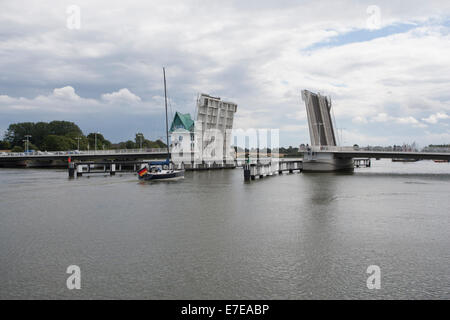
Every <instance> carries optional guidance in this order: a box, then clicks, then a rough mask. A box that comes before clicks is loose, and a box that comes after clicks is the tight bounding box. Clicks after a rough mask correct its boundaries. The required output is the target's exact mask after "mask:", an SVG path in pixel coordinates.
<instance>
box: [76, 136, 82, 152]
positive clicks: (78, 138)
mask: <svg viewBox="0 0 450 320" xmlns="http://www.w3.org/2000/svg"><path fill="white" fill-rule="evenodd" d="M75 140H78V141H77V142H78V149H77V150H78V151H80V140H81V137H76V138H75Z"/></svg>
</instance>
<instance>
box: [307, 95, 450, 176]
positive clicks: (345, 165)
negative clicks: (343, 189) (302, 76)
mask: <svg viewBox="0 0 450 320" xmlns="http://www.w3.org/2000/svg"><path fill="white" fill-rule="evenodd" d="M302 99H303V101H305V106H306V113H307V116H308V127H309V133H310V139H311V147H308V148H307V149H306V150H305V151H304V152H303V171H315V172H322V171H323V172H326V171H352V170H353V169H354V164H353V158H377V159H381V158H389V159H395V158H398V159H408V160H450V153H441V152H439V153H438V152H436V153H435V152H405V151H367V150H359V149H357V148H353V147H339V146H337V145H336V136H335V133H334V126H333V121H332V120H331V119H332V117H331V113H330V110H331V99H330V98H328V97H325V96H322V95H321V94H318V93H313V92H310V91H308V90H303V91H302Z"/></svg>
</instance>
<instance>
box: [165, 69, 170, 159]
mask: <svg viewBox="0 0 450 320" xmlns="http://www.w3.org/2000/svg"><path fill="white" fill-rule="evenodd" d="M163 75H164V103H165V106H166V143H167V160H170V147H169V122H168V120H167V88H166V69H165V68H164V67H163Z"/></svg>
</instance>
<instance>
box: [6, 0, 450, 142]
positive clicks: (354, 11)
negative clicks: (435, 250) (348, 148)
mask: <svg viewBox="0 0 450 320" xmlns="http://www.w3.org/2000/svg"><path fill="white" fill-rule="evenodd" d="M449 31H450V1H448V0H445V1H433V0H431V1H423V0H421V1H416V0H412V1H408V2H404V1H395V0H391V1H370V2H368V1H345V0H344V1H317V0H316V1H293V0H281V1H280V0H278V1H267V0H259V1H254V0H240V1H234V0H230V1H215V0H208V1H194V0H183V1H171V0H166V1H134V0H127V1H111V0H109V1H103V0H101V1H95V2H94V1H84V0H83V1H81V0H71V1H64V0H59V1H45V0H44V1H22V0H15V1H6V0H0V70H1V71H0V133H2V132H4V131H5V130H6V129H7V128H8V125H9V124H10V123H14V122H24V121H33V122H35V121H51V120H67V121H73V122H76V123H77V124H78V125H79V126H80V128H81V129H82V130H83V132H84V133H85V134H87V133H89V132H101V133H102V134H103V135H104V136H105V137H106V138H107V139H109V140H111V141H113V142H118V141H125V140H128V139H133V138H134V135H135V133H136V132H142V133H144V135H145V136H146V137H148V138H152V139H156V138H159V137H162V136H164V98H163V97H164V91H163V90H164V89H163V80H162V67H163V66H165V68H166V74H167V85H168V93H169V101H170V108H169V111H170V112H169V115H173V114H174V113H175V111H180V112H183V113H185V112H189V113H191V114H192V115H194V113H195V101H196V98H197V96H198V94H199V93H207V94H210V95H213V96H220V97H221V98H222V99H224V100H229V101H233V102H235V103H237V104H238V110H237V112H236V114H235V121H234V127H235V128H242V129H249V128H267V129H279V130H280V143H281V145H283V146H289V145H292V146H298V145H299V144H301V143H309V132H308V127H307V120H306V110H305V105H304V103H303V101H302V100H301V90H302V89H308V90H311V91H314V92H320V93H321V94H324V95H327V96H330V97H331V100H332V106H333V107H332V110H333V115H334V118H335V121H336V128H337V136H338V138H339V142H340V144H341V145H353V144H355V143H356V144H359V145H367V144H370V145H393V144H402V143H412V142H416V143H418V144H419V146H425V145H428V144H443V143H447V144H448V143H450V33H449Z"/></svg>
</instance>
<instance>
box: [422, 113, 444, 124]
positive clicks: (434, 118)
mask: <svg viewBox="0 0 450 320" xmlns="http://www.w3.org/2000/svg"><path fill="white" fill-rule="evenodd" d="M449 118H450V116H449V115H448V114H446V113H441V112H438V113H436V114H432V115H430V116H429V117H428V118H423V119H422V120H423V121H425V122H428V123H430V124H436V123H438V121H439V120H444V119H449Z"/></svg>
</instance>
